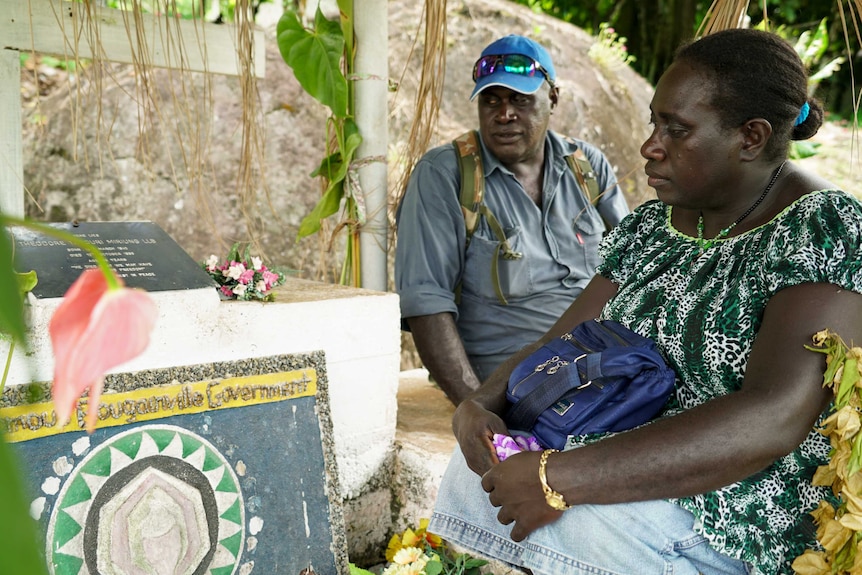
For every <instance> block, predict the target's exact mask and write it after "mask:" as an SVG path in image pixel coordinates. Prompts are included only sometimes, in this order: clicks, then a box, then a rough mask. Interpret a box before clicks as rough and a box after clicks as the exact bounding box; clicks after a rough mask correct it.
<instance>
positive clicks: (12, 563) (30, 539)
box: [0, 437, 48, 575]
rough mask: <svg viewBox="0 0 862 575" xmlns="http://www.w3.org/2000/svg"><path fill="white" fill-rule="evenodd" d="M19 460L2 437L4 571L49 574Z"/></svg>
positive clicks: (0, 543) (0, 482)
mask: <svg viewBox="0 0 862 575" xmlns="http://www.w3.org/2000/svg"><path fill="white" fill-rule="evenodd" d="M20 469H21V467H20V464H19V461H18V460H17V458H16V457H15V454H14V453H13V452H12V449H11V448H10V447H9V446H8V445H7V444H6V442H5V441H3V439H2V437H0V557H2V558H3V560H2V561H3V572H4V573H7V572H8V573H27V574H28V575H47V573H48V569H47V566H46V563H45V560H44V559H43V558H42V557H41V555H40V554H39V549H40V548H41V546H40V545H39V543H38V535H37V529H36V524H35V523H34V522H33V520H32V519H31V518H30V514H29V512H28V506H27V503H26V499H25V498H24V489H23V484H22V481H21V477H20Z"/></svg>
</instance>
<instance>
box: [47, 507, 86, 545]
mask: <svg viewBox="0 0 862 575" xmlns="http://www.w3.org/2000/svg"><path fill="white" fill-rule="evenodd" d="M81 529H83V528H82V527H81V526H80V525H79V524H78V522H77V521H75V520H74V519H72V518H71V517H70V516H69V514H68V513H66V512H64V511H60V512H59V513H58V514H57V523H55V524H54V543H53V545H54V548H55V549H60V548H62V547H63V545H65V544H66V543H68V542H69V541H71V539H72V538H73V537H75V535H77V534H78V533H80V532H81Z"/></svg>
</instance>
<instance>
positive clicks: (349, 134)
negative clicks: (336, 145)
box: [341, 118, 362, 164]
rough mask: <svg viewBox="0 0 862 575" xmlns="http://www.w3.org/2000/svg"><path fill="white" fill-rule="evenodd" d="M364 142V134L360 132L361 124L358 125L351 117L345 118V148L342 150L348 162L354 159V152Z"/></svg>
mask: <svg viewBox="0 0 862 575" xmlns="http://www.w3.org/2000/svg"><path fill="white" fill-rule="evenodd" d="M361 143H362V135H361V134H360V133H359V126H357V125H356V122H354V121H353V120H352V119H351V118H345V119H344V149H343V150H342V151H341V153H342V155H343V156H344V157H345V159H346V160H345V161H346V163H347V164H350V162H351V161H352V160H353V154H355V153H356V150H357V149H358V148H359V145H360V144H361Z"/></svg>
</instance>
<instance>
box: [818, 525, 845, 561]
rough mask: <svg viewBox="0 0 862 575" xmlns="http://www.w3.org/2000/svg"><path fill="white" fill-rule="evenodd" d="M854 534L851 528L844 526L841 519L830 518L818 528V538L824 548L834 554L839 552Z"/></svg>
mask: <svg viewBox="0 0 862 575" xmlns="http://www.w3.org/2000/svg"><path fill="white" fill-rule="evenodd" d="M852 536H853V532H852V531H851V530H850V529H847V528H846V527H844V526H843V525H842V524H841V523H840V522H839V521H836V520H835V519H829V520H828V521H824V522H823V523H821V524H820V526H819V527H818V528H817V539H819V540H820V543H821V544H822V545H823V548H824V549H825V550H826V551H827V552H829V553H832V554H835V553H837V552H838V551H839V550H840V549H841V548H842V547H844V544H845V543H847V541H848V540H849V539H850V537H852Z"/></svg>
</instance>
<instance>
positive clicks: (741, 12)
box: [695, 0, 766, 37]
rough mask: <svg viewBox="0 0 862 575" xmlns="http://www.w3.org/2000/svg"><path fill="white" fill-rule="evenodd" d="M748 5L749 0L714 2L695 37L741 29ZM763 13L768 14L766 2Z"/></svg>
mask: <svg viewBox="0 0 862 575" xmlns="http://www.w3.org/2000/svg"><path fill="white" fill-rule="evenodd" d="M748 5H749V1H748V0H713V2H712V5H710V7H709V10H707V11H706V16H705V17H704V18H703V22H701V23H700V27H699V28H698V29H697V33H696V34H695V36H697V37H701V36H706V35H707V34H711V33H713V32H718V31H720V30H728V29H730V28H741V27H742V26H743V25H744V23H745V17H746V15H747V13H748ZM763 13H764V15H765V14H766V2H765V0H764V2H763Z"/></svg>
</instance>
